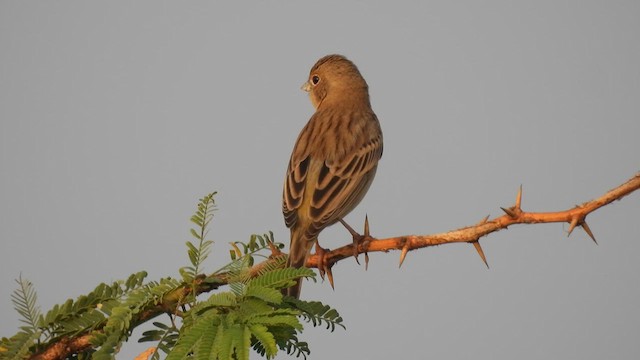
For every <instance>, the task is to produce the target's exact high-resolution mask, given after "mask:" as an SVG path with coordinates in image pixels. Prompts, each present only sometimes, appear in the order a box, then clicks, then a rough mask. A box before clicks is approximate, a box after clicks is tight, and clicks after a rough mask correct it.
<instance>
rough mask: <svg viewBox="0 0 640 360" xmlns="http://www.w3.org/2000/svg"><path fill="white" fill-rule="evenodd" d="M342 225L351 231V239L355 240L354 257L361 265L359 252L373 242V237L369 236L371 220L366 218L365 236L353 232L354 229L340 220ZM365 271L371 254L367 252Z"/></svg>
mask: <svg viewBox="0 0 640 360" xmlns="http://www.w3.org/2000/svg"><path fill="white" fill-rule="evenodd" d="M339 221H340V223H341V224H342V225H343V226H344V227H345V228H346V229H347V231H349V233H350V234H351V237H352V238H353V257H354V258H355V259H356V263H358V265H360V260H358V254H359V253H360V252H359V251H358V249H359V246H360V245H364V246H365V247H366V245H367V244H368V243H369V242H370V241H371V240H370V239H371V235H370V234H369V218H368V217H367V216H365V218H364V235H360V234H358V232H357V231H355V230H353V228H352V227H351V226H350V225H349V224H347V223H346V222H345V221H344V220H342V219H340V220H339ZM364 254H365V269H366V268H367V267H368V266H369V254H368V253H367V252H366V251H365V252H364Z"/></svg>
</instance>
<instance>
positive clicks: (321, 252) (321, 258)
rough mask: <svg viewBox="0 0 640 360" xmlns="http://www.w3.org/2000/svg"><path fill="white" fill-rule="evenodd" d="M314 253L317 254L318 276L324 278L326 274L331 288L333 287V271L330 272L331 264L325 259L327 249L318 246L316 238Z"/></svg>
mask: <svg viewBox="0 0 640 360" xmlns="http://www.w3.org/2000/svg"><path fill="white" fill-rule="evenodd" d="M316 255H317V256H318V271H319V272H320V277H321V278H322V280H324V276H325V274H326V275H327V279H328V280H329V284H331V288H332V289H335V287H334V286H333V273H332V272H331V266H333V265H332V264H329V261H328V260H327V250H326V249H324V248H322V247H321V246H320V243H319V242H318V240H316Z"/></svg>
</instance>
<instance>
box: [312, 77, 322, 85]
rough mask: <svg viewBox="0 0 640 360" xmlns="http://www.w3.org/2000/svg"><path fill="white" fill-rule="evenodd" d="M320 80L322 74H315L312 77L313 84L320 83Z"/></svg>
mask: <svg viewBox="0 0 640 360" xmlns="http://www.w3.org/2000/svg"><path fill="white" fill-rule="evenodd" d="M319 82H320V76H318V75H313V76H312V77H311V83H312V84H313V85H318V83H319Z"/></svg>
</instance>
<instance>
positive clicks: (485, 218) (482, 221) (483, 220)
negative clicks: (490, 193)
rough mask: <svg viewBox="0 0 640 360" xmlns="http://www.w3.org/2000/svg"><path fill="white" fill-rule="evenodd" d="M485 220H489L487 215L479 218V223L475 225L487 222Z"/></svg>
mask: <svg viewBox="0 0 640 360" xmlns="http://www.w3.org/2000/svg"><path fill="white" fill-rule="evenodd" d="M487 220H489V215H487V216H485V217H484V218H483V219H482V220H480V222H479V223H477V224H476V225H483V224H486V223H487Z"/></svg>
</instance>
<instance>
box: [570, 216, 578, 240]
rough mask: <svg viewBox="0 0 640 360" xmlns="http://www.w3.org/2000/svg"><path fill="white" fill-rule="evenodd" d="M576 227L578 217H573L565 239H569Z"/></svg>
mask: <svg viewBox="0 0 640 360" xmlns="http://www.w3.org/2000/svg"><path fill="white" fill-rule="evenodd" d="M576 225H578V217H577V216H574V217H573V218H572V219H571V224H570V225H569V231H568V232H567V237H569V236H570V235H571V233H572V232H573V229H575V228H576Z"/></svg>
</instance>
